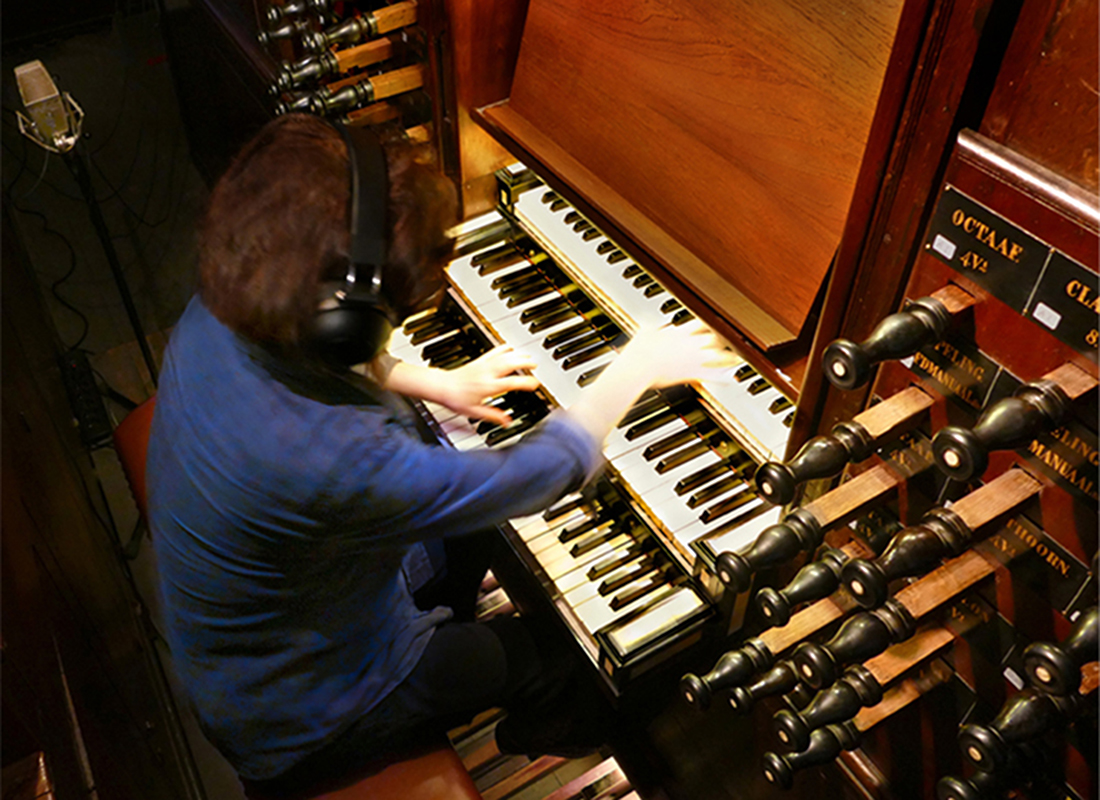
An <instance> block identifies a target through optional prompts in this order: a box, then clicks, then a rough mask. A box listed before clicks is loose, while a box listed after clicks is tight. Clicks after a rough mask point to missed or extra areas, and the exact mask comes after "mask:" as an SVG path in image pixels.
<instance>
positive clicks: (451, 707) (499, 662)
mask: <svg viewBox="0 0 1100 800" xmlns="http://www.w3.org/2000/svg"><path fill="white" fill-rule="evenodd" d="M497 536H498V534H497V533H496V531H493V532H492V533H490V534H478V535H474V536H471V537H463V538H462V539H456V540H453V541H451V540H448V542H447V543H446V556H447V571H446V575H445V576H443V579H442V580H440V581H434V582H432V583H430V584H429V585H427V586H425V587H424V588H423V590H422V591H421V592H418V594H417V598H416V599H417V604H418V605H420V606H421V607H422V608H432V607H434V606H436V605H450V606H451V607H452V608H454V609H455V612H456V617H455V619H453V620H451V621H449V622H447V623H445V624H443V625H441V626H439V627H438V628H437V629H436V631H435V633H434V634H433V635H432V638H431V641H430V642H429V643H428V646H427V648H426V649H425V651H424V654H423V655H422V656H421V658H420V661H418V662H417V665H416V667H415V668H414V669H413V671H412V673H411V674H410V675H409V676H408V677H407V678H406V679H405V681H404V682H402V683H401V684H400V685H399V686H398V687H397V688H396V689H395V690H394V691H393V692H391V693H390V694H389V695H387V696H386V697H385V698H384V699H383V700H382V702H381V703H379V704H378V705H377V706H376V707H375V708H373V709H371V711H370V712H369V713H367V714H366V715H365V716H364V717H362V718H360V719H359V720H358V721H357V722H356V723H354V724H353V725H352V726H351V728H349V729H348V730H347V731H345V732H344V733H342V734H341V735H340V736H339V737H337V738H336V739H335V740H334V741H333V742H331V743H330V744H328V745H326V746H325V747H324V748H322V749H321V750H320V751H318V752H316V753H313V754H312V755H310V756H308V757H307V758H306V759H305V760H304V761H302V762H300V763H299V764H298V765H296V766H295V767H293V768H292V769H290V770H289V771H288V772H286V773H284V774H283V775H281V776H279V777H277V778H274V779H271V780H267V781H254V782H246V789H247V790H248V793H249V795H250V796H256V797H272V798H275V797H279V798H282V797H295V796H308V795H309V794H315V793H317V792H318V791H321V790H326V789H330V788H334V787H337V786H339V785H347V784H348V783H352V782H354V781H355V780H357V779H359V778H361V777H363V776H365V775H369V774H371V773H373V772H377V771H378V770H380V769H382V768H383V767H385V766H386V764H388V763H392V762H393V761H395V760H399V759H404V758H407V757H409V755H410V754H411V753H413V752H415V751H416V750H417V749H419V748H424V747H426V746H432V745H434V744H437V743H440V742H442V741H444V737H445V735H446V732H447V731H448V730H450V729H451V728H454V727H457V726H459V725H463V724H466V723H468V722H469V721H470V720H471V719H472V718H473V717H474V716H475V715H476V714H478V713H480V712H482V711H484V710H486V709H488V708H493V707H503V708H506V709H507V710H508V719H507V720H505V722H502V723H501V725H505V724H507V726H508V728H509V730H510V736H511V737H512V738H513V739H515V740H517V741H524V740H525V738H527V737H528V736H530V735H532V734H533V733H534V732H536V731H538V730H541V729H544V728H545V725H546V721H547V719H548V718H549V717H552V716H553V715H560V714H561V713H562V712H561V709H562V708H563V703H565V702H568V700H569V699H570V697H571V696H572V695H574V694H575V686H574V685H573V683H574V680H575V675H574V674H573V673H574V670H573V665H572V660H571V659H569V658H568V657H566V656H565V655H564V654H563V653H562V652H560V649H559V650H558V651H557V652H545V651H546V650H548V649H549V648H547V647H546V641H547V637H546V636H544V635H542V634H540V633H539V631H538V630H536V629H535V628H533V627H532V624H531V623H529V622H528V621H526V620H524V619H522V618H519V617H498V618H496V619H493V620H489V621H488V622H484V623H477V622H473V621H472V620H473V617H474V606H475V603H476V599H477V591H478V587H479V586H480V583H481V580H482V578H483V576H484V574H485V570H486V568H487V566H488V564H489V560H490V558H491V554H492V548H493V542H494V541H495V540H496V537H497Z"/></svg>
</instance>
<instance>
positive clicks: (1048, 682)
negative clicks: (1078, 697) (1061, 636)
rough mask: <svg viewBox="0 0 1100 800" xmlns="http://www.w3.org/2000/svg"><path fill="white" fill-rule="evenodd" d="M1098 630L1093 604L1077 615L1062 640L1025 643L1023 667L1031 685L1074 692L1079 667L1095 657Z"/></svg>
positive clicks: (1050, 690) (1058, 691)
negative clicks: (1052, 642) (1059, 641)
mask: <svg viewBox="0 0 1100 800" xmlns="http://www.w3.org/2000/svg"><path fill="white" fill-rule="evenodd" d="M1098 631H1100V623H1098V621H1097V607H1096V606H1093V607H1092V608H1090V609H1088V610H1087V611H1085V612H1084V613H1082V614H1081V616H1080V617H1078V618H1077V621H1076V622H1075V623H1074V624H1073V628H1072V629H1071V630H1070V633H1069V636H1067V637H1066V638H1065V640H1064V641H1063V642H1062V643H1061V644H1058V645H1054V644H1050V643H1048V642H1034V643H1032V644H1030V645H1028V646H1027V649H1026V650H1024V669H1026V670H1027V676H1028V678H1029V679H1030V680H1031V684H1032V686H1035V687H1037V688H1039V689H1043V690H1044V691H1048V692H1053V693H1054V694H1069V693H1070V692H1076V691H1077V687H1078V686H1080V684H1081V667H1082V666H1083V665H1084V664H1086V663H1088V662H1090V661H1095V660H1096V648H1097V633H1098Z"/></svg>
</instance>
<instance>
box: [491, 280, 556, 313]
mask: <svg viewBox="0 0 1100 800" xmlns="http://www.w3.org/2000/svg"><path fill="white" fill-rule="evenodd" d="M553 291H555V287H554V285H553V284H552V283H540V284H537V285H527V286H523V287H520V288H517V289H515V290H513V291H512V292H510V293H508V294H507V295H506V296H504V297H501V299H502V300H504V305H506V306H507V307H508V308H515V307H516V306H521V305H523V304H524V303H530V302H531V301H532V300H537V299H538V298H540V297H545V296H546V295H548V294H550V293H551V292H553Z"/></svg>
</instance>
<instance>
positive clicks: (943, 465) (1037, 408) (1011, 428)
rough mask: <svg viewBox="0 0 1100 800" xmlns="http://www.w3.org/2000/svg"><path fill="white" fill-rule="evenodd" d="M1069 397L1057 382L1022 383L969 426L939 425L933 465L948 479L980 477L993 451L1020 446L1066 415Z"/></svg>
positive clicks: (934, 438)
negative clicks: (934, 463) (1012, 393)
mask: <svg viewBox="0 0 1100 800" xmlns="http://www.w3.org/2000/svg"><path fill="white" fill-rule="evenodd" d="M1068 408H1069V398H1068V397H1067V396H1066V393H1065V392H1064V391H1063V390H1062V387H1060V386H1059V385H1058V384H1056V383H1054V382H1053V381H1048V380H1042V381H1035V382H1034V383H1029V384H1025V385H1024V386H1022V387H1021V388H1020V389H1018V390H1017V391H1016V393H1015V394H1014V395H1013V396H1012V397H1006V398H1005V399H1004V400H1000V401H998V402H997V403H994V404H993V405H992V406H990V407H989V408H987V409H986V410H985V412H984V413H983V414H982V416H981V418H980V419H979V420H978V424H977V425H975V426H974V427H973V428H971V429H969V430H968V429H966V428H960V427H958V426H954V425H952V426H948V427H946V428H942V429H941V430H940V431H938V432H937V433H936V435H935V436H934V437H932V455H933V457H934V458H935V460H936V466H937V467H939V468H940V470H941V471H942V472H943V473H944V474H945V475H947V476H948V477H950V478H954V479H955V480H958V481H969V480H973V479H976V478H979V477H981V475H982V473H984V472H985V470H986V467H988V466H989V453H990V452H991V451H993V450H1013V449H1015V448H1017V447H1023V446H1025V445H1026V444H1028V442H1030V441H1031V440H1032V439H1034V438H1035V436H1036V435H1037V434H1039V433H1041V432H1043V431H1047V430H1051V429H1053V428H1054V427H1056V426H1057V425H1058V424H1059V423H1060V422H1061V421H1062V419H1064V418H1065V415H1066V410H1067V409H1068Z"/></svg>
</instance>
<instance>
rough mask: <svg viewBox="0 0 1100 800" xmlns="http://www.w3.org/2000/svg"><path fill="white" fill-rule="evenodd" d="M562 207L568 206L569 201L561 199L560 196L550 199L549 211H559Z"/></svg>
mask: <svg viewBox="0 0 1100 800" xmlns="http://www.w3.org/2000/svg"><path fill="white" fill-rule="evenodd" d="M563 208H569V203H567V202H566V201H564V200H562V199H561V198H560V197H559V198H558V199H557V200H551V201H550V210H551V211H561V210H562V209H563Z"/></svg>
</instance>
